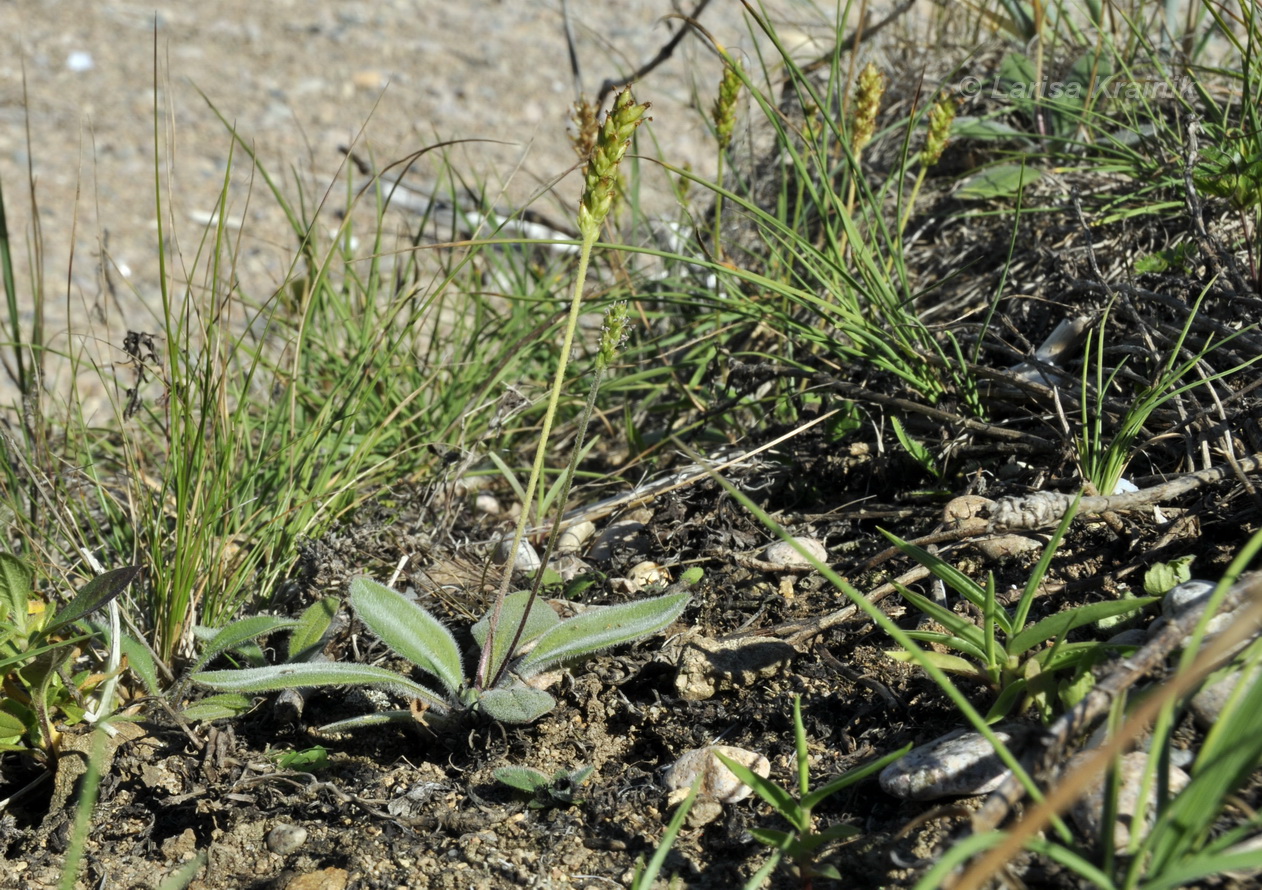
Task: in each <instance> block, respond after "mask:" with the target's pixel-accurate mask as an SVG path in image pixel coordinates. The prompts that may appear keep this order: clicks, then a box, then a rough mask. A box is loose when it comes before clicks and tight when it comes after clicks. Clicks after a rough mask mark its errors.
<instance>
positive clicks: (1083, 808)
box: [1066, 751, 1191, 849]
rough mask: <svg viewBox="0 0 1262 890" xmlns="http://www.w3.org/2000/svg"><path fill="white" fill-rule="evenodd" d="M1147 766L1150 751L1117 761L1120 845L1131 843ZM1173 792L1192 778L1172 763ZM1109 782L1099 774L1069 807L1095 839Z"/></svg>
mask: <svg viewBox="0 0 1262 890" xmlns="http://www.w3.org/2000/svg"><path fill="white" fill-rule="evenodd" d="M1091 753H1092V752H1090V751H1084V752H1083V753H1081V754H1077V755H1075V756H1074V757H1071V758H1070V759H1069V763H1068V764H1067V766H1066V769H1073V768H1074V766H1076V765H1077V763H1078V762H1079V761H1080V760H1081V759H1082V758H1084V757H1087V756H1089V755H1090V754H1091ZM1147 767H1148V753H1147V752H1146V751H1132V752H1131V753H1130V754H1127V755H1126V756H1125V757H1123V758H1122V760H1121V763H1120V764H1119V765H1118V776H1119V781H1120V784H1119V787H1118V794H1117V812H1116V814H1115V815H1116V821H1115V822H1114V823H1113V846H1114V847H1115V848H1117V849H1121V848H1122V847H1125V846H1126V845H1127V844H1129V843H1130V840H1131V833H1130V829H1129V828H1128V827H1127V826H1130V825H1133V824H1134V823H1135V809H1136V807H1137V805H1138V804H1139V793H1140V790H1141V787H1142V785H1143V780H1144V771H1145V770H1146V769H1147ZM1169 780H1170V792H1171V793H1172V794H1177V793H1178V792H1179V791H1181V790H1183V788H1185V787H1186V786H1187V784H1188V782H1190V781H1191V779H1189V778H1188V774H1187V773H1185V772H1184V771H1183V770H1181V769H1179V768H1178V767H1177V766H1171V767H1170V775H1169ZM1111 784H1112V783H1110V782H1107V781H1105V779H1104V776H1100V777H1099V779H1098V781H1093V782H1092V783H1091V784H1090V786H1089V788H1088V791H1087V793H1086V794H1084V795H1083V796H1082V797H1081V798H1079V799H1078V802H1077V803H1075V804H1074V806H1073V809H1072V810H1070V811H1069V814H1070V816H1072V817H1073V820H1074V824H1075V825H1077V826H1078V828H1079V830H1081V831H1082V832H1083V833H1084V834H1086V835H1087V836H1088V837H1090V838H1091V839H1092V840H1097V839H1098V838H1099V837H1100V833H1101V829H1102V828H1103V827H1104V826H1103V818H1104V795H1105V793H1106V792H1107V791H1108V790H1109V788H1110V787H1111ZM1154 790H1155V783H1153V786H1152V787H1151V788H1150V789H1149V797H1148V806H1147V808H1146V809H1147V818H1146V824H1145V829H1144V830H1145V833H1146V832H1147V829H1148V828H1149V827H1151V826H1152V819H1153V809H1154V804H1155V800H1154V797H1153V793H1152V792H1153V791H1154Z"/></svg>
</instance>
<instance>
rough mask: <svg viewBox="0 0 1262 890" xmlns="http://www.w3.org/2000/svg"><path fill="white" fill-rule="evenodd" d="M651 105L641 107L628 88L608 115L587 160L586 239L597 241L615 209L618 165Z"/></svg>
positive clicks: (582, 226) (582, 224) (581, 215)
mask: <svg viewBox="0 0 1262 890" xmlns="http://www.w3.org/2000/svg"><path fill="white" fill-rule="evenodd" d="M648 107H649V106H648V103H647V102H646V103H644V104H642V105H637V104H636V103H635V100H634V99H633V98H632V96H631V90H630V89H626V90H623V91H622V92H621V93H619V94H618V95H617V97H615V98H614V102H613V108H611V109H610V110H609V113H608V114H607V115H605V120H604V123H602V124H601V126H600V133H599V134H598V135H597V137H596V148H595V150H594V151H593V152H592V155H591V157H590V158H588V159H587V167H586V169H585V171H584V173H583V198H582V200H581V201H580V202H579V205H578V229H579V232H580V233H581V234H582V235H583V237H584V238H589V239H592V240H595V238H596V235H597V233H599V231H600V227H601V225H602V224H603V223H604V221H605V217H607V216H608V215H609V210H610V208H612V207H613V197H614V192H615V183H616V181H617V172H618V165H619V164H620V163H621V162H622V158H623V156H625V155H626V153H627V146H629V145H630V144H631V136H632V134H634V133H635V128H636V127H638V126H639V125H640V124H642V123H644V121H646V120H648V118H646V117H645V116H644V113H645V112H646V111H648Z"/></svg>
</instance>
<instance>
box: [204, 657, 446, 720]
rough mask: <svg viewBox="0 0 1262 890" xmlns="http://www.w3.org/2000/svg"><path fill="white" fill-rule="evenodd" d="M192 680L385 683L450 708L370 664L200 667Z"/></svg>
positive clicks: (247, 688) (232, 684)
mask: <svg viewBox="0 0 1262 890" xmlns="http://www.w3.org/2000/svg"><path fill="white" fill-rule="evenodd" d="M193 681H194V682H195V683H198V684H200V685H202V686H209V687H210V688H211V689H222V690H224V691H225V692H279V691H280V690H282V689H295V688H299V687H302V686H387V687H390V688H392V689H397V690H399V691H400V692H403V693H405V694H407V695H410V696H412V697H414V698H419V699H421V700H422V701H424V702H425V703H426V704H428V705H429V706H430V707H432V708H435V709H436V710H439V711H443V712H446V711H448V710H450V709H451V705H450V704H449V703H448V702H447V700H446V699H444V698H443V697H442V696H440V695H438V693H436V692H434V691H433V690H431V689H428V688H426V687H424V686H422V685H421V684H420V683H414V682H413V681H411V680H409V679H408V678H407V677H403V676H400V675H399V674H396V673H395V672H394V671H388V670H386V669H385V668H379V667H376V666H374V665H371V664H345V663H343V662H328V663H317V664H312V663H310V662H299V663H297V664H274V665H268V666H267V667H260V668H246V669H244V670H240V671H203V672H202V673H199V674H194V675H193Z"/></svg>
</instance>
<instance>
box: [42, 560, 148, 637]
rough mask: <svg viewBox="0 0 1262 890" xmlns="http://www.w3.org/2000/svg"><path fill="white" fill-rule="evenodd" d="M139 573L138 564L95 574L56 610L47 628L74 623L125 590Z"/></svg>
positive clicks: (52, 628) (50, 630)
mask: <svg viewBox="0 0 1262 890" xmlns="http://www.w3.org/2000/svg"><path fill="white" fill-rule="evenodd" d="M139 574H140V566H124V567H123V568H121V569H112V570H110V571H108V572H104V573H102V574H100V575H97V576H96V577H95V578H93V579H92V580H91V581H89V582H88V583H87V584H84V585H83V587H82V588H80V589H79V592H78V593H76V594H75V595H74V598H73V599H71V600H70V602H69V603H67V604H66V605H65V607H64V608H62V609H60V610H58V612H57V620H56V622H55V623H53V624H51V625H49V627H48V628H47V630H48V631H49V632H52V631H54V630H56V629H57V628H61V627H66V626H67V625H71V624H74V623H75V622H76V621H78V620H79V619H80V618H84V617H86V616H87V615H90V614H92V613H93V612H95V611H96V610H97V609H99V608H101V607H102V606H105V605H107V604H108V603H109V601H110V600H112V599H113V598H114V597H116V596H118V595H119V594H120V593H122V592H123V591H124V590H126V589H127V585H128V584H130V583H131V582H132V581H134V580H135V578H136V576H137V575H139Z"/></svg>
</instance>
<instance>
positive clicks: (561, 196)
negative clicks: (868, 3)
mask: <svg viewBox="0 0 1262 890" xmlns="http://www.w3.org/2000/svg"><path fill="white" fill-rule="evenodd" d="M569 8H570V17H571V22H572V28H573V33H574V36H575V39H576V42H577V46H578V53H579V58H580V64H581V66H582V89H583V90H584V91H585V92H586V93H587V94H588V95H589V96H590V95H592V94H594V93H595V92H596V91H597V90H598V89H599V85H600V84H601V82H602V81H604V80H605V78H608V77H616V76H619V75H621V74H623V73H625V72H628V71H631V70H633V69H634V68H636V67H637V66H639V65H641V64H643V63H644V62H645V61H646V60H648V59H651V58H652V57H653V56H654V55H655V54H656V52H657V51H658V49H659V47H661V45H662V44H663V43H665V42H666V41H667V40H668V39H669V36H670V33H671V28H672V27H677V22H671V21H668V20H665V19H664V18H663V17H664V16H666V15H668V14H669V13H671V8H670V7H669V5H668V3H667V0H629V2H626V0H624V2H616V3H615V2H593V0H586V2H584V0H578V2H571V3H570V4H569ZM772 10H773V15H777V20H778V21H780V22H781V24H782V26H783V27H790V28H792V29H795V30H798V31H800V32H802V33H811V31H812V29H815V30H816V31H819V30H820V29H822V28H823V27H824V26H823V23H822V22H821V21H819V20H818V19H816V18H812V16H811V14H810V13H808V12H804V11H803V10H802V9H801V8H800V7H792V8H789V9H788V10H787V11H786V12H784V13H782V14H777V13H776V12H775V7H774V6H773V7H772ZM743 15H744V10H743V7H741V5H740V4H738V3H735V2H732V0H719V2H714V3H712V4H711V7H710V8H709V9H707V10H706V11H705V12H704V14H703V15H702V17H701V21H702V23H703V24H704V25H705V26H706V27H707V28H708V29H709V30H710V31H711V32H712V33H713V34H714V35H715V37H716V38H717V39H719V40H720V41H722V42H723V43H724V44H725V45H726V46H728V47H729V48H730V49H733V50H735V51H737V52H742V51H748V50H749V49H751V48H752V45H753V42H752V39H751V38H750V36H749V32H748V30H747V28H746V25H745V23H744V21H743ZM795 16H797V18H795ZM155 28H156V31H155ZM0 34H3V35H5V36H4V38H3V52H0V183H2V184H3V187H4V197H5V202H6V209H7V212H8V222H9V231H10V233H11V236H12V238H13V241H14V252H15V258H16V261H17V267H18V268H17V282H18V286H17V292H18V297H17V300H18V306H19V310H20V313H21V315H22V319H23V325H24V327H25V329H26V332H27V334H26V336H29V330H30V325H31V324H32V322H33V319H34V315H35V299H34V297H33V291H34V288H33V286H32V272H31V262H30V257H32V256H34V255H38V256H40V257H41V258H42V262H40V263H39V264H38V266H37V268H38V275H39V276H41V277H42V279H43V284H42V289H43V293H44V294H45V295H46V302H45V314H46V318H45V326H46V332H47V333H46V339H47V341H48V342H49V344H50V347H51V348H52V350H53V351H55V352H60V353H64V352H67V351H69V350H84V349H86V353H85V354H86V355H89V356H95V360H96V361H98V362H102V363H108V362H112V361H117V360H119V359H120V358H121V357H122V354H121V351H120V349H119V347H120V346H121V343H122V340H123V337H124V335H125V333H126V331H128V330H145V331H156V330H158V329H159V322H158V320H157V319H158V318H159V317H160V313H161V311H162V300H161V290H160V288H159V280H160V277H159V270H158V254H159V250H158V246H159V241H158V239H159V232H158V224H157V223H158V203H157V200H156V199H155V161H154V150H155V149H154V146H155V126H154V121H155V113H154V109H155V100H156V108H157V111H158V122H159V127H158V130H159V135H158V138H157V145H158V152H159V155H160V159H159V164H158V167H159V168H160V170H161V194H162V200H163V202H165V206H164V208H163V216H164V218H165V222H164V226H163V229H164V235H165V239H166V243H167V246H168V248H169V250H170V251H171V256H172V257H173V258H174V262H173V263H172V268H171V270H170V271H169V276H168V280H169V281H170V282H171V285H172V286H171V292H172V293H173V294H176V295H177V296H178V295H180V294H182V293H183V292H184V290H185V282H187V281H189V280H190V279H191V280H192V281H193V283H194V287H196V286H197V284H198V279H199V278H201V277H203V276H204V273H202V272H197V271H191V270H195V269H196V268H197V265H198V264H197V261H196V256H197V253H198V250H199V246H200V245H201V242H202V237H203V235H204V233H205V231H206V224H207V221H208V220H209V219H211V218H212V214H213V212H214V211H215V208H216V202H217V200H218V198H219V195H220V192H221V190H223V189H224V186H225V181H226V182H227V183H228V195H229V198H228V204H229V211H228V214H227V217H226V218H227V220H228V221H229V223H231V224H232V225H233V226H234V229H233V231H234V232H236V231H239V232H241V233H242V240H241V249H240V252H239V258H238V268H237V270H236V275H237V277H238V279H239V281H240V291H241V293H243V294H248V295H251V296H252V297H254V298H255V299H262V298H265V297H266V296H267V295H268V294H269V293H271V292H272V291H273V290H274V289H275V288H276V286H277V284H278V283H279V282H280V281H282V280H283V279H284V277H285V274H286V270H287V269H288V267H289V263H290V262H291V257H292V254H293V245H294V238H293V236H292V235H291V234H290V233H289V231H288V229H287V228H286V226H285V224H284V221H283V218H282V216H281V214H280V212H279V210H278V208H277V207H276V205H275V203H274V202H273V201H272V200H271V199H270V197H269V196H267V194H266V191H265V189H264V188H263V186H262V183H261V181H260V180H259V179H258V177H257V176H256V175H255V171H254V170H253V169H252V166H251V164H250V163H249V162H248V161H247V159H246V158H245V157H244V155H243V152H242V151H241V149H240V147H239V146H238V147H235V148H234V146H233V141H232V139H231V137H230V135H229V133H228V131H227V129H226V127H225V126H224V124H222V123H221V122H220V121H219V120H218V119H217V118H216V116H215V113H214V112H213V111H212V109H211V108H210V107H209V106H208V104H207V102H208V101H209V102H210V103H213V105H214V106H215V108H217V109H218V111H219V112H220V113H221V114H222V115H223V116H224V118H226V119H227V120H229V121H231V122H233V123H234V124H235V126H236V128H237V131H238V132H239V133H240V134H241V136H242V137H243V139H244V140H245V141H246V142H247V143H248V144H250V145H251V146H253V148H254V150H255V151H256V152H257V156H258V158H259V160H260V162H261V163H262V164H263V165H264V166H265V168H266V169H267V170H268V171H269V172H270V173H271V174H272V175H273V176H275V177H276V178H278V179H279V180H280V181H282V182H283V183H284V186H283V187H284V189H285V191H286V193H287V195H288V196H289V197H290V199H291V200H293V199H294V197H295V196H296V194H297V186H296V183H297V182H301V183H302V185H303V187H304V188H305V189H307V194H308V196H309V199H310V197H312V196H314V197H315V198H316V199H318V198H320V197H321V196H323V195H324V194H325V192H326V191H328V190H329V187H330V185H331V184H334V183H338V182H339V181H340V177H341V176H342V174H341V173H340V169H341V165H342V163H343V158H342V156H341V154H340V152H339V151H338V147H339V146H342V145H347V144H350V143H355V144H357V145H358V146H359V147H361V148H362V149H366V150H370V151H371V153H372V154H373V156H374V157H375V158H377V159H379V160H380V161H381V162H388V161H391V160H394V159H397V158H400V157H403V156H405V155H407V154H409V153H411V152H414V151H416V150H418V149H420V148H422V147H424V146H427V145H431V144H433V143H435V142H438V141H440V140H447V139H471V140H474V139H475V140H498V142H495V143H489V142H472V143H467V144H463V145H460V146H457V147H455V148H454V149H453V150H452V157H453V158H454V159H455V160H456V163H457V166H458V167H459V169H460V170H461V171H462V172H463V173H464V174H465V175H466V176H468V177H469V179H470V180H471V181H478V182H485V183H488V184H489V187H490V189H491V190H492V193H494V191H496V190H498V189H501V188H502V189H503V191H504V195H505V199H506V200H507V201H508V202H510V203H512V202H518V203H520V202H524V201H526V200H528V199H529V198H530V197H531V196H533V195H536V194H538V193H539V192H540V191H541V189H542V188H543V186H544V185H545V184H547V183H550V182H553V181H554V180H558V179H559V182H558V185H557V186H556V188H555V190H554V191H553V192H552V195H551V196H550V197H549V198H548V200H549V202H550V203H549V204H548V206H547V209H548V210H549V211H550V212H552V213H554V214H556V213H567V212H569V211H568V210H566V209H564V207H563V206H562V205H561V204H560V203H559V202H561V201H564V202H569V203H571V204H572V203H573V202H574V201H575V200H576V198H577V194H578V191H579V186H578V184H577V179H576V177H575V175H574V174H573V173H572V172H571V173H570V174H569V176H568V178H565V174H566V172H567V171H570V170H571V168H572V167H573V165H574V161H575V156H574V153H573V151H572V149H571V148H570V143H569V141H568V139H567V136H566V125H567V122H568V116H569V110H570V107H571V104H572V103H573V101H574V99H575V93H576V88H575V85H574V81H573V78H572V76H571V72H570V68H569V64H568V61H567V54H566V44H565V37H564V24H563V17H562V8H561V5H560V0H516V2H490V0H481V2H466V3H440V2H427V0H408V2H405V0H382V2H372V3H359V4H344V3H334V2H328V0H322V2H300V0H275V2H270V0H269V2H264V3H260V2H247V0H201V2H197V3H161V4H157V5H156V6H155V5H150V4H139V3H130V2H118V0H102V2H92V3H87V2H57V0H17V2H10V3H5V4H2V5H0ZM155 34H156V41H155ZM817 36H819V37H821V38H826V36H827V34H826V32H820V33H819V34H818V35H817ZM719 71H720V67H719V63H718V61H717V59H716V58H714V56H713V55H712V53H710V52H709V51H708V50H707V48H706V47H705V46H704V45H703V44H702V42H701V41H700V40H699V39H694V38H689V39H686V40H684V41H683V43H682V44H681V46H680V47H679V49H678V51H677V52H676V53H675V55H674V57H673V58H672V59H671V60H670V61H668V62H667V63H666V64H664V65H663V66H661V67H660V68H659V69H657V70H656V71H655V72H654V73H653V74H652V76H651V78H650V79H649V80H648V81H647V82H646V83H645V84H644V85H643V87H642V88H641V89H640V90H639V91H638V93H639V98H641V99H647V100H650V101H651V102H652V103H653V116H654V123H653V125H652V131H651V132H652V135H653V137H654V138H655V139H657V140H658V141H659V143H660V144H661V146H662V151H663V155H664V156H665V157H667V158H669V159H670V160H671V162H673V163H675V164H679V165H683V166H691V167H692V168H693V169H696V170H698V171H699V172H701V173H703V174H704V173H706V172H708V171H710V170H711V168H712V167H713V165H714V152H713V148H712V145H711V143H710V141H709V139H708V137H707V136H706V133H705V129H704V127H703V125H702V122H701V119H700V115H699V114H698V113H697V112H696V111H695V110H693V109H692V108H691V107H690V105H693V104H694V99H693V97H694V87H695V88H696V89H697V90H699V91H700V94H701V96H702V97H703V98H702V99H701V100H700V102H701V104H702V105H703V107H708V105H709V102H710V101H711V98H710V97H711V96H712V95H713V89H714V85H715V84H716V83H717V78H718V75H719ZM694 80H695V83H694ZM155 83H156V90H155ZM199 91H200V93H204V94H205V97H206V98H205V99H203V98H202V96H201V95H200V93H199ZM230 159H231V161H230ZM431 169H432V167H431ZM28 174H29V175H30V176H31V177H33V181H34V183H35V203H36V204H37V206H38V212H39V222H40V233H41V235H42V240H41V241H40V242H39V243H38V244H36V243H35V242H33V241H32V239H31V236H30V232H31V226H30V222H31V206H32V205H31V198H30V192H29V189H28V187H27V183H28ZM344 195H345V193H344V188H343V189H341V190H339V187H336V186H335V187H334V189H333V191H332V198H331V204H330V206H331V207H337V206H339V205H340V204H341V203H343V202H344ZM670 202H671V199H670V198H669V197H668V195H667V193H666V190H665V189H664V188H659V189H657V190H653V189H650V193H649V195H648V203H649V205H650V206H651V207H652V206H656V207H658V208H662V209H667V210H668V209H669V207H670ZM328 219H329V225H330V226H331V225H333V224H334V221H333V218H332V215H331V214H330V215H329V217H328ZM237 226H240V228H239V230H238V229H236V228H235V227H237ZM103 270H104V271H103ZM105 272H108V276H107V275H106V274H105ZM111 285H112V286H111ZM6 339H7V338H6ZM63 364H64V363H59V362H57V361H56V360H55V359H53V360H50V362H49V364H48V381H47V386H46V388H47V390H48V392H49V401H50V402H51V403H53V404H57V403H63V402H64V401H65V399H66V395H67V392H68V385H69V383H68V381H69V377H68V375H67V374H66V373H64V369H63V370H61V371H59V370H58V369H59V367H60V366H61V365H63ZM97 376H98V375H97V373H96V372H94V371H89V372H88V373H86V374H81V375H80V381H81V385H86V386H87V387H88V388H89V389H93V386H92V381H93V380H94V379H95V378H96V377H97ZM107 376H108V375H107ZM0 377H3V378H5V379H0V404H10V403H11V402H12V400H13V397H14V394H15V389H14V388H13V386H12V385H11V382H10V381H9V380H8V379H7V375H4V374H0ZM95 389H96V390H97V392H96V395H97V396H98V397H99V396H100V395H102V394H105V395H108V393H104V392H103V390H102V389H101V387H99V386H97V387H95ZM101 408H102V410H103V409H104V403H101Z"/></svg>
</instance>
